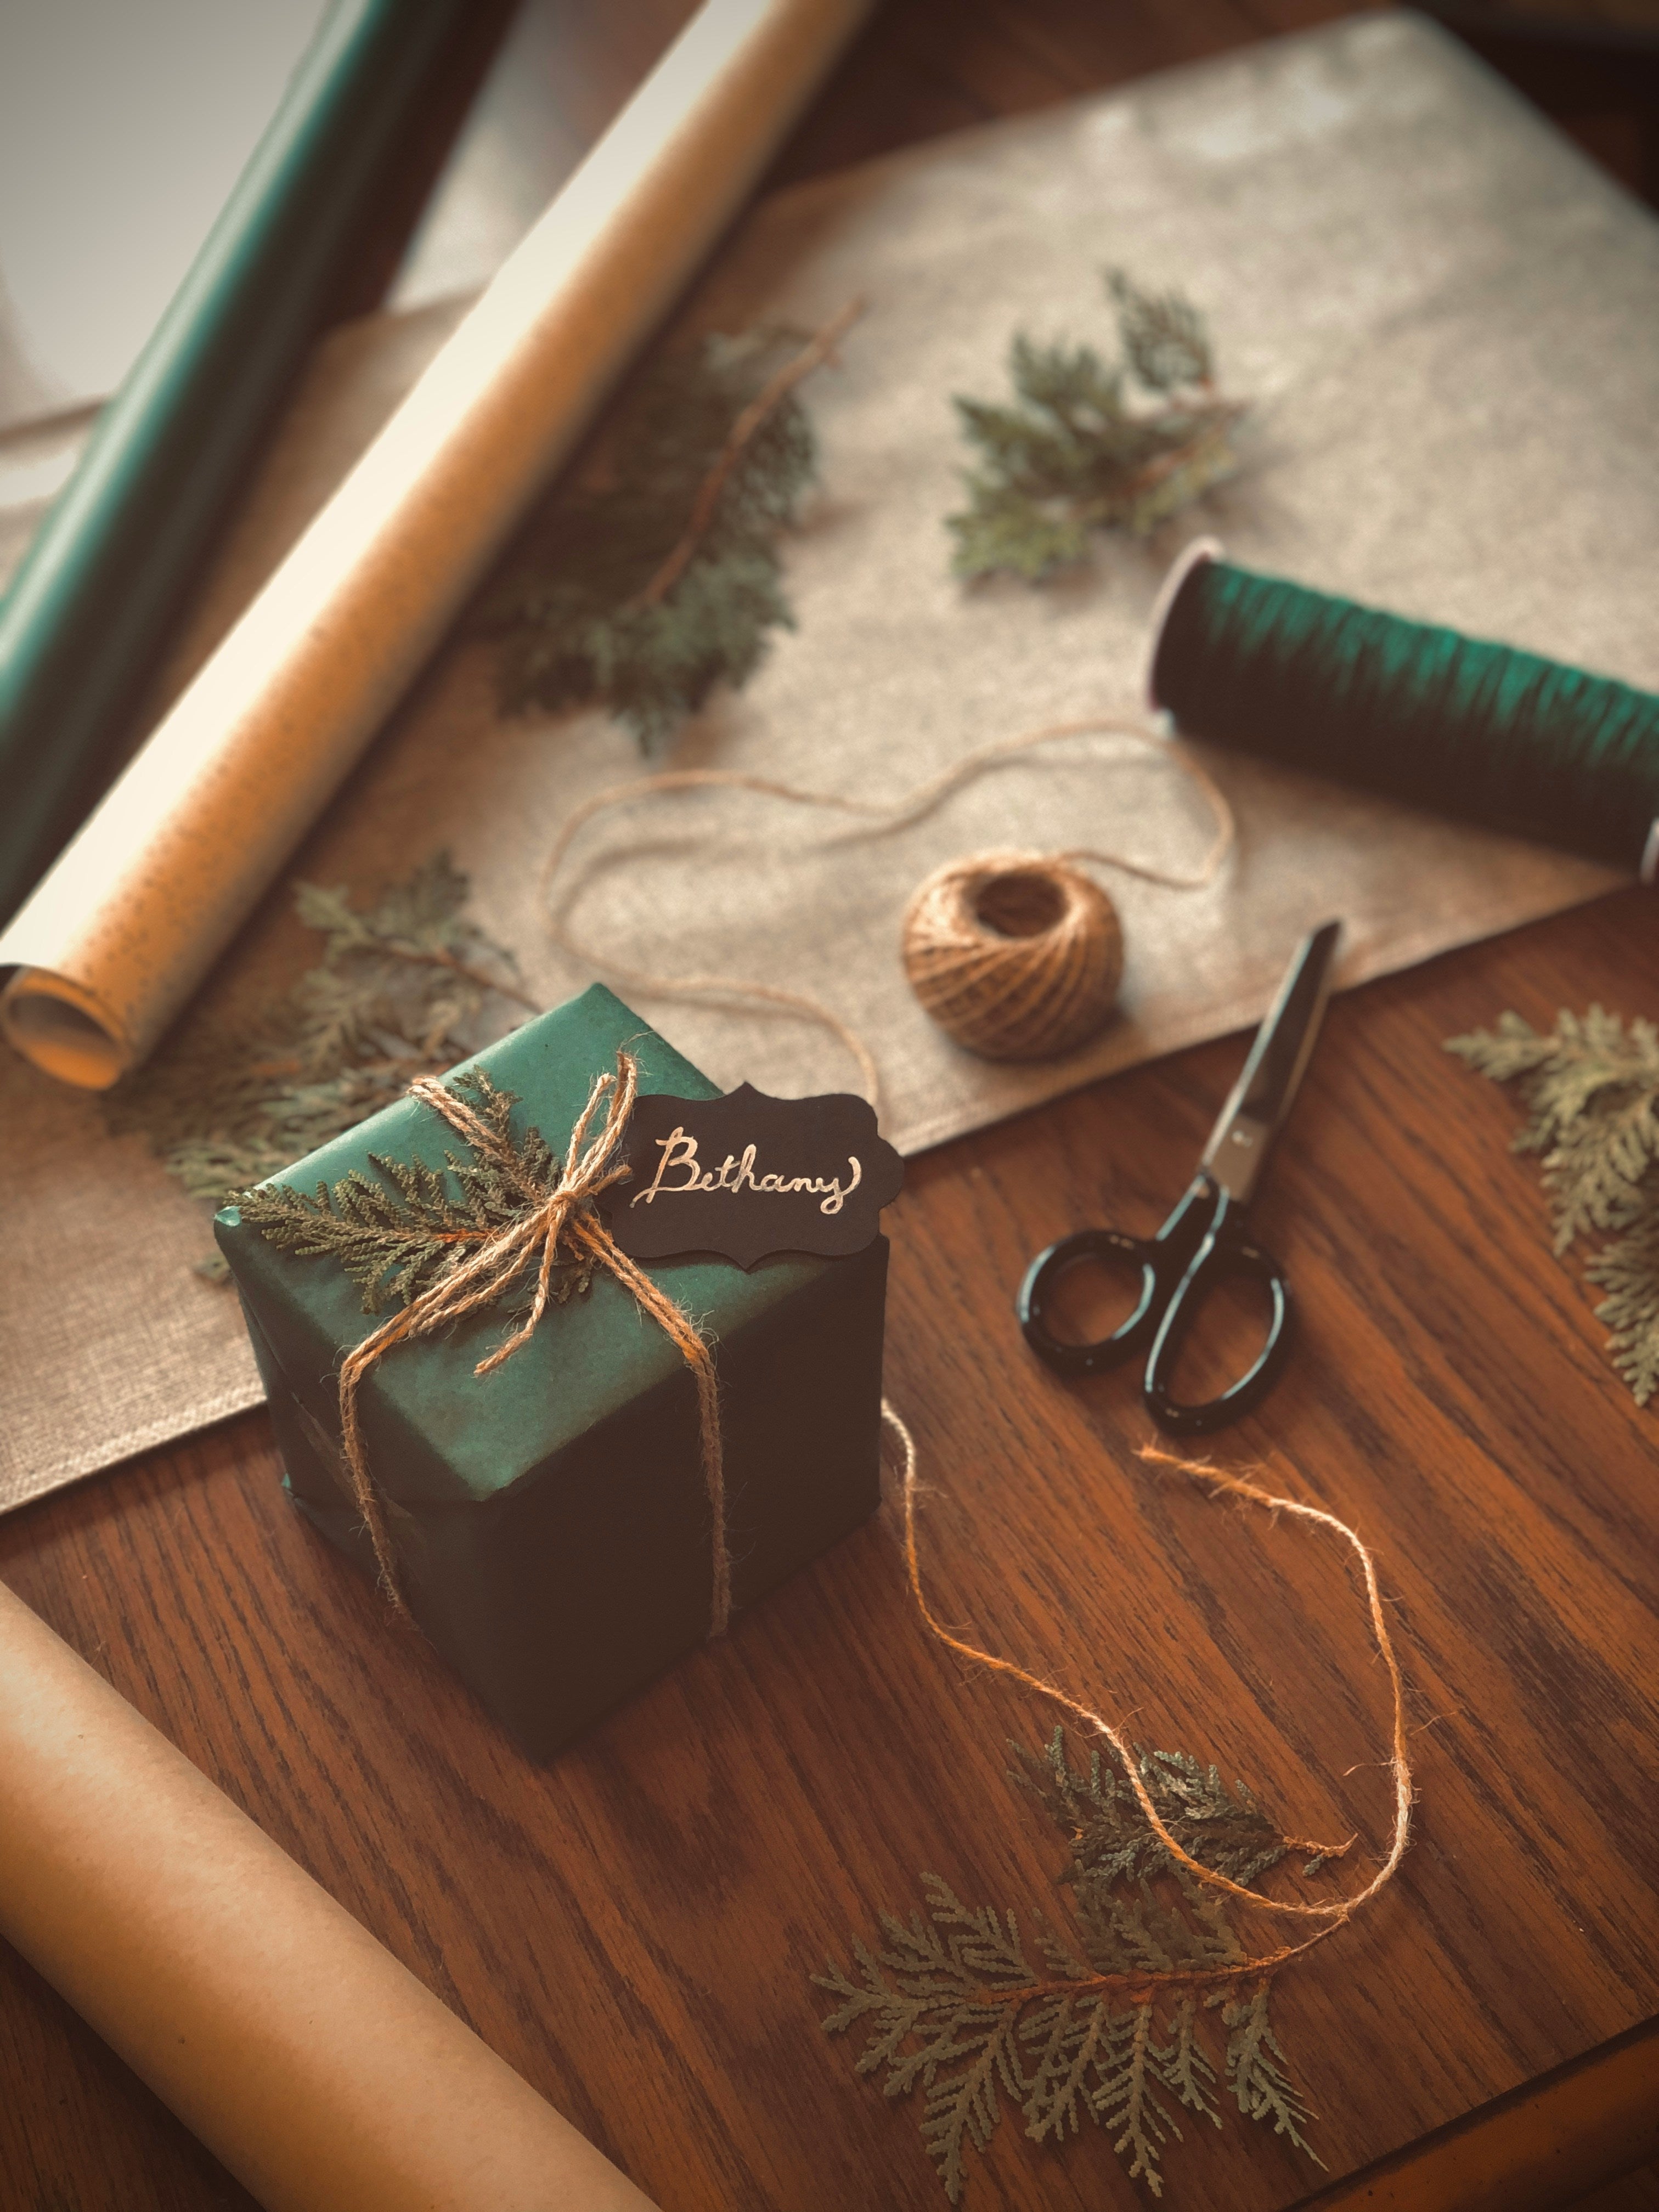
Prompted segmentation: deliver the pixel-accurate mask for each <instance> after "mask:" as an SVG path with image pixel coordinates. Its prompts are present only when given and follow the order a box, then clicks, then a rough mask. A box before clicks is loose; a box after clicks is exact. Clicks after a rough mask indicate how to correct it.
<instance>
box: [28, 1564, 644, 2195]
mask: <svg viewBox="0 0 1659 2212" xmlns="http://www.w3.org/2000/svg"><path fill="white" fill-rule="evenodd" d="M0 1936H4V1937H5V1938H6V1939H7V1940H8V1941H9V1942H11V1943H13V1944H15V1947H16V1948H17V1949H18V1950H19V1951H21V1953H22V1954H23V1956H24V1957H25V1958H26V1959H27V1960H29V1961H30V1962H31V1964H32V1965H33V1966H35V1967H36V1968H37V1969H38V1971H39V1972H40V1973H41V1974H43V1975H44V1976H45V1978H46V1980H48V1981H49V1982H51V1983H52V1985H53V1987H54V1988H56V1989H57V1990H59V1991H60V1992H61V1993H62V1995H63V1996H64V1997H65V1998H66V1999H67V2000H68V2002H70V2004H72V2005H73V2006H74V2007H75V2008H76V2011H77V2012H79V2013H81V2014H82V2015H83V2016H84V2017H85V2019H86V2020H87V2021H88V2022H89V2023H90V2024H91V2026H92V2027H94V2028H96V2030H97V2031H98V2033H100V2035H101V2036H103V2037H104V2039H106V2041H107V2042H108V2043H110V2044H111V2045H112V2046H113V2047H114V2049H115V2050H116V2051H118V2053H119V2054H120V2056H121V2057H123V2058H124V2059H125V2061H126V2063H127V2064H128V2065H130V2066H131V2068H132V2069H134V2071H135V2072H136V2073H137V2074H138V2075H141V2076H142V2077H143V2080H145V2081H148V2082H149V2086H150V2087H151V2088H152V2089H154V2090H155V2093H156V2094H157V2095H158V2096H159V2097H161V2099H162V2100H163V2101H164V2102H165V2103H166V2104H167V2105H168V2106H171V2107H172V2109H173V2112H176V2113H177V2114H178V2115H179V2118H180V2119H181V2120H183V2121H184V2123H185V2125H186V2126H187V2127H189V2128H190V2129H191V2130H193V2132H194V2133H195V2134H197V2136H200V2137H201V2139H202V2141H203V2142H204V2143H206V2145H207V2146H208V2148H209V2149H210V2150H211V2151H212V2152H213V2153H214V2154H215V2156H216V2157H217V2158H218V2159H219V2160H221V2161H222V2163H223V2164H224V2165H225V2166H228V2167H229V2169H230V2171H231V2172H233V2173H234V2174H235V2176H236V2177H237V2179H239V2180H240V2181H241V2182H242V2183H243V2184H244V2185H245V2186H246V2188H247V2189H248V2190H250V2191H252V2194H253V2195H254V2196H255V2197H258V2200H259V2202H260V2203H261V2204H263V2205H265V2206H266V2207H268V2208H269V2212H483V2208H485V2207H488V2208H489V2212H650V2200H649V2199H648V2198H647V2197H644V2196H642V2195H641V2192H640V2191H638V2190H637V2189H636V2188H635V2186H634V2185H633V2183H632V2182H630V2181H629V2180H628V2179H626V2177H625V2176H624V2175H623V2174H622V2173H620V2172H618V2171H617V2168H616V2167H615V2166H612V2165H611V2162H610V2160H608V2159H606V2158H605V2157H604V2156H602V2155H601V2154H600V2153H599V2151H597V2150H596V2149H595V2148H593V2146H592V2144H591V2143H590V2142H587V2141H586V2138H585V2137H584V2136H581V2135H580V2134H579V2133H578V2132H577V2130H575V2129H574V2128H573V2127H572V2126H571V2125H570V2124H569V2122H568V2121H567V2120H564V2119H562V2118H560V2116H559V2114H558V2113H557V2112H555V2111H554V2110H553V2108H552V2106H550V2105H548V2104H546V2103H544V2100H542V2099H541V2098H540V2097H538V2095H537V2094H536V2093H535V2091H534V2090H533V2089H532V2088H531V2087H529V2085H528V2083H527V2082H526V2081H523V2080H522V2079H521V2078H520V2075H517V2074H515V2073H514V2072H513V2069H512V2068H511V2067H509V2066H507V2064H506V2063H504V2062H503V2061H502V2060H501V2059H499V2058H497V2057H495V2053H494V2052H493V2051H490V2050H489V2049H488V2048H487V2046H486V2045H484V2044H483V2043H481V2042H480V2041H479V2039H478V2038H477V2036H476V2035H474V2034H473V2033H472V2031H471V2029H470V2028H468V2027H464V2026H463V2025H462V2023H461V2022H460V2021H459V2020H457V2019H456V2017H455V2015H453V2013H451V2012H450V2011H448V2010H447V2008H445V2007H444V2006H443V2005H441V2003H440V2002H438V2000H437V1998H436V1997H435V1996H433V1995H432V1993H431V1991H430V1990H428V1989H426V1988H425V1987H424V1985H423V1984H421V1983H420V1982H418V1981H416V1978H415V1977H414V1976H413V1975H412V1974H410V1972H407V1970H406V1969H405V1968H404V1967H403V1966H399V1965H398V1961H397V1960H395V1959H393V1958H392V1955H391V1954H390V1953H389V1952H387V1951H385V1950H383V1949H382V1948H381V1947H380V1945H379V1944H378V1943H377V1942H375V1941H374V1937H373V1936H370V1935H369V1934H368V1931H367V1930H366V1929H363V1928H362V1927H361V1926H360V1925H359V1923H357V1922H356V1920H354V1919H353V1918H352V1917H351V1915H350V1914H349V1912H347V1911H344V1910H343V1908H342V1907H341V1906H340V1905H337V1904H336V1903H335V1902H334V1900H333V1899H332V1898H331V1897H330V1896H328V1895H327V1893H325V1891H323V1890H321V1889H319V1887H318V1886H317V1884H316V1883H315V1882H313V1881H312V1880H311V1878H310V1876H309V1875H306V1874H304V1873H302V1872H301V1869H299V1868H298V1867H297V1866H295V1863H294V1862H293V1860H292V1859H290V1858H289V1857H287V1855H286V1854H285V1853H284V1852H283V1851H281V1850H278V1848H277V1847H276V1844H274V1843H272V1842H271V1840H270V1838H269V1837H268V1836H267V1835H265V1834H264V1832H263V1831H262V1830H261V1829H259V1828H258V1827H256V1826H254V1824H253V1822H252V1820H249V1819H248V1818H247V1817H246V1814H243V1813H240V1812H239V1811H238V1810H237V1808H235V1806H234V1805H233V1804H232V1803H231V1802H230V1801H229V1799H228V1797H225V1796H222V1794H221V1793H220V1792H219V1791H218V1790H216V1789H215V1788H214V1786H213V1784H211V1783H210V1782H209V1781H208V1779H207V1778H206V1777H205V1776H204V1775H203V1774H201V1773H199V1772H198V1771H197V1769H196V1768H195V1767H193V1766H192V1765H191V1764H190V1762H189V1760H188V1759H185V1757H184V1755H183V1754H182V1753H180V1752H178V1751H176V1750H175V1749H174V1748H173V1745H172V1744H170V1743H169V1742H168V1741H167V1739H166V1737H165V1736H163V1735H159V1734H158V1733H157V1732H156V1730H155V1729H153V1728H151V1727H150V1725H149V1722H148V1721H146V1720H144V1719H143V1718H142V1717H140V1716H139V1715H138V1714H137V1713H136V1712H135V1711H133V1709H132V1707H131V1705H128V1704H127V1703H126V1701H125V1699H123V1698H121V1697H120V1696H119V1695H118V1693H117V1692H115V1691H114V1690H113V1689H112V1688H111V1687H110V1686H109V1684H108V1683H107V1682H106V1681H105V1680H104V1679H103V1677H102V1676H101V1675H100V1674H95V1673H94V1671H93V1669H92V1668H90V1667H88V1666H87V1665H86V1664H85V1663H84V1662H82V1660H81V1659H79V1658H77V1657H76V1654H75V1653H74V1652H73V1651H71V1650H70V1649H69V1647H68V1645H67V1644H64V1643H63V1642H61V1641H60V1639H59V1638H58V1637H57V1636H55V1635H54V1634H53V1633H52V1630H51V1629H49V1628H48V1627H47V1626H46V1624H45V1623H44V1622H43V1621H41V1620H39V1619H38V1618H37V1617H36V1615H35V1614H34V1613H31V1612H30V1610H29V1608H28V1607H27V1606H26V1605H24V1604H23V1603H22V1601H21V1599H19V1598H17V1597H15V1596H14V1595H13V1594H12V1593H11V1592H10V1591H9V1589H5V1588H4V1586H3V1585H0Z"/></svg>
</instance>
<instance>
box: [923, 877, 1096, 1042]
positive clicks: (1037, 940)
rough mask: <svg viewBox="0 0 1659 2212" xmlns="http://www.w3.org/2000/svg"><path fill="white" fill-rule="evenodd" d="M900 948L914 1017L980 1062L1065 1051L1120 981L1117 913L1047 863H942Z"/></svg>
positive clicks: (1090, 1027) (1090, 1025) (1083, 1037)
mask: <svg viewBox="0 0 1659 2212" xmlns="http://www.w3.org/2000/svg"><path fill="white" fill-rule="evenodd" d="M900 943H901V945H902V951H903V957H904V972H905V975H907V977H908V979H909V984H910V988H911V989H912V990H913V991H914V992H915V994H916V999H917V1001H918V1003H919V1004H920V1006H921V1010H922V1012H923V1013H925V1014H926V1015H927V1018H928V1019H929V1020H930V1021H933V1022H937V1023H938V1024H939V1028H940V1029H942V1030H944V1031H945V1035H946V1036H949V1037H953V1038H954V1039H955V1040H956V1042H957V1043H958V1044H960V1045H965V1046H966V1047H967V1048H968V1050H969V1052H976V1053H978V1054H981V1057H982V1058H984V1059H986V1060H1053V1059H1057V1058H1058V1057H1059V1056H1060V1054H1062V1053H1067V1052H1075V1051H1076V1049H1077V1048H1078V1047H1079V1045H1080V1044H1084V1043H1086V1042H1087V1041H1088V1040H1089V1038H1091V1036H1094V1035H1095V1033H1096V1031H1097V1030H1100V1029H1101V1028H1103V1026H1104V1024H1105V1023H1106V1021H1107V1018H1109V1015H1110V1013H1111V1011H1112V1007H1113V1006H1114V1004H1115V1001H1116V998H1117V987H1118V985H1119V983H1120V982H1121V981H1122V977H1123V931H1122V927H1121V924H1120V923H1119V921H1118V918H1117V908H1115V906H1114V905H1113V904H1112V902H1111V901H1110V899H1109V898H1108V897H1107V896H1106V894H1105V892H1104V891H1103V890H1102V889H1101V888H1100V885H1099V884H1097V883H1096V882H1095V881H1094V880H1093V878H1091V877H1089V876H1085V875H1084V874H1082V873H1081V872H1080V871H1079V870H1078V869H1076V868H1074V867H1072V866H1069V865H1068V864H1067V862H1066V860H1064V859H1062V858H1061V857H1060V856H1059V855H1058V854H1047V853H970V854H967V855H966V856H965V857H964V858H963V859H962V860H947V861H946V862H945V866H943V867H942V868H936V869H935V870H934V871H933V874H932V875H931V876H929V877H927V878H926V879H925V880H924V881H923V882H922V883H921V884H918V885H917V886H916V889H915V893H914V895H913V896H912V897H911V900H910V903H909V905H908V907H907V908H905V910H904V921H903V924H902V928H901V931H900Z"/></svg>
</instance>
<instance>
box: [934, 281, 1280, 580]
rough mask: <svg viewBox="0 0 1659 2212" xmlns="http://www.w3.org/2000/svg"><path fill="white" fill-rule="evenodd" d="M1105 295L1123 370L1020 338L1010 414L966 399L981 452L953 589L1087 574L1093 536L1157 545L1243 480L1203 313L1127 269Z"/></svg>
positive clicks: (1239, 409)
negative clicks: (1171, 523)
mask: <svg viewBox="0 0 1659 2212" xmlns="http://www.w3.org/2000/svg"><path fill="white" fill-rule="evenodd" d="M1106 288H1107V291H1108V294H1109V297H1110V299H1111V301H1112V303H1113V306H1114V307H1115V313H1116V319H1117V337H1118V344H1119V347H1120V349H1121V358H1120V359H1118V360H1115V361H1112V362H1107V361H1105V360H1103V359H1102V357H1101V356H1100V355H1099V354H1098V353H1097V351H1096V350H1095V349H1094V348H1093V347H1092V346H1090V345H1071V344H1067V343H1063V342H1061V343H1054V344H1048V345H1045V344H1040V343H1037V341H1036V340H1035V339H1034V338H1032V337H1029V336H1028V335H1027V334H1026V333H1025V332H1024V331H1018V332H1016V334H1015V337H1014V339H1013V343H1012V346H1011V348H1010V349H1009V356H1008V374H1009V377H1010V380H1011V381H1012V385H1013V387H1014V404H1012V406H1009V405H1005V404H994V403H992V402H990V401H987V400H982V399H968V398H961V397H960V396H958V398H957V401H956V409H957V416H958V417H959V419H960V422H961V428H962V432H963V436H964V437H965V438H966V439H967V441H968V442H969V445H970V446H971V447H973V448H974V451H975V465H974V466H973V467H972V468H971V469H969V470H967V471H964V472H963V483H964V484H965V486H966V488H967V492H968V505H967V506H966V507H964V508H963V510H962V511H961V512H960V513H956V514H952V515H949V516H947V517H946V518H945V520H946V527H947V528H948V529H949V530H950V531H951V534H952V536H953V537H954V538H955V539H956V550H955V552H954V554H953V555H952V557H951V567H952V568H953V569H954V571H955V573H956V574H957V575H959V576H964V577H969V578H972V577H975V576H985V575H989V574H993V573H994V572H995V571H996V570H998V569H1006V570H1007V571H1008V572H1010V573H1011V574H1013V575H1016V576H1021V577H1024V580H1026V581H1027V582H1028V583H1039V582H1041V581H1042V579H1043V578H1044V577H1045V576H1048V575H1049V574H1052V573H1053V572H1054V571H1055V570H1056V569H1060V568H1069V567H1073V566H1075V565H1076V564H1077V563H1079V562H1083V561H1086V560H1087V559H1088V557H1089V553H1090V547H1091V538H1092V536H1093V533H1094V532H1097V531H1099V530H1124V531H1127V532H1129V534H1130V535H1131V536H1132V537H1136V538H1145V537H1148V536H1150V535H1151V533H1152V532H1153V531H1154V530H1156V529H1157V528H1158V526H1159V525H1160V524H1161V523H1164V522H1166V521H1167V520H1169V519H1170V516H1172V515H1174V514H1177V513H1180V511H1181V510H1182V508H1183V507H1189V506H1190V505H1191V504H1192V502H1193V501H1194V500H1195V499H1198V498H1199V497H1200V495H1202V494H1203V493H1204V492H1206V491H1207V490H1208V489H1210V487H1211V486H1212V484H1217V483H1221V482H1222V481H1223V480H1224V479H1225V478H1226V477H1230V476H1231V475H1233V474H1234V473H1235V471H1236V470H1237V465H1238V464H1237V456H1236V455H1235V453H1234V452H1233V449H1232V445H1231V435H1230V434H1231V428H1232V426H1233V424H1234V423H1235V422H1237V419H1238V417H1239V416H1241V415H1242V414H1243V411H1244V410H1243V406H1242V405H1241V404H1239V403H1237V401H1234V400H1230V399H1225V398H1222V397H1221V396H1220V395H1219V393H1218V392H1217V391H1216V388H1215V363H1214V359H1213V356H1212V351H1211V346H1210V341H1209V337H1208V334H1207V332H1206V329H1205V326H1204V322H1203V319H1202V318H1201V317H1200V315H1199V313H1198V312H1197V310H1196V309H1195V308H1194V307H1192V306H1191V305H1190V303H1189V302H1188V301H1186V300H1184V299H1182V297H1181V296H1180V295H1179V294H1178V293H1173V292H1171V293H1165V294H1157V293H1151V292H1143V291H1141V290H1139V289H1138V288H1137V287H1136V286H1135V285H1134V284H1133V283H1131V282H1130V280H1129V278H1128V277H1127V276H1125V275H1124V273H1123V271H1122V270H1118V269H1113V270H1108V271H1107V272H1106Z"/></svg>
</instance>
